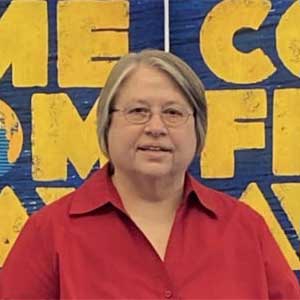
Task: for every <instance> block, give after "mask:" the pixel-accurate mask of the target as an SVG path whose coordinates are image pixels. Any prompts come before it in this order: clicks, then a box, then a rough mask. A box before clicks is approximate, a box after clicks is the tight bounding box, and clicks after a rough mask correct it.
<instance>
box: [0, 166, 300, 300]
mask: <svg viewBox="0 0 300 300" xmlns="http://www.w3.org/2000/svg"><path fill="white" fill-rule="evenodd" d="M1 277H2V297H3V298H5V299H7V298H8V299H20V298H27V299H28V298H30V299H50V298H51V299H53V298H60V299H125V298H130V299H150V298H151V299H159V298H160V299H162V298H176V299H178V298H179V299H187V298H189V299H191V298H193V299H300V291H299V285H298V283H297V280H296V277H295V275H294V274H293V272H292V271H291V270H290V269H289V267H288V265H287V263H286V261H285V260H284V258H283V256H282V254H281V252H280V250H279V248H278V247H277V245H276V243H275V242H274V240H273V238H272V236H271V234H270V232H269V230H268V228H267V227H266V225H265V223H264V221H263V219H262V218H261V217H260V216H259V215H258V214H257V213H255V212H254V211H253V210H251V209H250V208H249V207H247V206H246V205H244V204H242V203H240V202H239V201H236V200H235V199H232V198H231V197H229V196H227V195H225V194H223V193H220V192H217V191H214V190H212V189H209V188H207V187H204V186H203V185H201V184H200V183H199V182H198V181H196V180H195V179H193V178H192V177H191V176H187V177H186V183H185V197H184V201H183V203H182V205H181V206H180V207H179V208H178V211H177V214H176V218H175V221H174V224H173V227H172V231H171V235H170V238H169V241H168V246H167V251H166V255H165V260H164V261H162V260H161V259H160V257H159V256H158V255H157V253H156V252H155V250H154V248H153V247H152V246H151V244H150V243H149V241H148V240H147V238H146V237H145V236H144V235H143V233H142V232H141V231H140V230H139V228H138V227H137V226H136V225H135V224H134V222H133V221H132V220H131V219H130V217H129V216H128V215H127V213H126V212H125V210H124V207H123V205H122V201H121V199H120V197H119V195H118V193H117V191H116V189H115V188H114V186H113V184H112V181H111V179H110V177H109V175H108V168H107V167H104V168H103V169H102V170H99V171H96V173H95V174H94V175H93V176H91V178H90V179H88V180H87V181H86V182H85V183H84V184H83V185H82V186H81V187H80V188H79V189H77V190H76V191H75V192H73V193H71V194H69V195H67V196H65V197H64V198H62V199H60V200H58V201H57V202H55V203H53V204H51V205H49V206H47V207H45V208H43V209H42V210H40V211H39V212H38V213H36V214H34V215H33V216H32V217H31V218H30V219H29V221H28V222H27V224H26V225H25V227H24V229H23V231H22V233H21V234H20V236H19V238H18V240H17V242H16V244H15V246H14V248H13V250H12V251H11V253H10V255H9V256H8V259H7V260H6V263H5V265H4V268H3V270H2V274H1Z"/></svg>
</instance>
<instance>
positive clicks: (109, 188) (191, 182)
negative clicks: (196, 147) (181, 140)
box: [69, 163, 219, 216]
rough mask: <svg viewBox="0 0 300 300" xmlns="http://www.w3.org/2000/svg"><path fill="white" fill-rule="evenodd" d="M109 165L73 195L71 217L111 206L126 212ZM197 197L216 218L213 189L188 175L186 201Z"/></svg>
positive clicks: (185, 192)
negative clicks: (113, 181)
mask: <svg viewBox="0 0 300 300" xmlns="http://www.w3.org/2000/svg"><path fill="white" fill-rule="evenodd" d="M109 173H110V168H109V163H108V164H106V165H105V166H103V167H102V168H101V169H100V170H97V171H96V172H94V173H93V174H92V175H91V177H90V178H88V179H87V180H86V181H85V182H84V183H83V184H82V185H81V186H80V187H79V188H78V189H77V190H76V191H74V192H73V194H72V201H71V206H70V210H69V214H70V215H81V214H86V213H89V212H91V211H94V210H96V209H99V208H101V207H103V206H105V205H107V204H111V205H113V206H115V207H116V208H118V209H119V210H121V211H123V212H124V213H126V212H125V208H124V206H123V204H122V200H121V198H120V196H119V194H118V191H117V190H116V188H115V186H114V185H113V183H112V180H111V176H110V174H109ZM193 195H194V196H196V199H197V202H199V204H200V205H201V206H202V207H204V208H205V209H206V210H208V211H209V212H211V213H212V214H213V215H214V216H217V215H218V213H219V212H218V206H217V202H216V200H215V199H213V197H212V193H211V189H209V188H207V187H205V186H204V185H202V184H200V183H199V181H198V180H196V179H195V178H193V177H192V176H191V175H189V174H186V178H185V186H184V195H183V199H184V201H187V200H188V199H190V198H192V197H193Z"/></svg>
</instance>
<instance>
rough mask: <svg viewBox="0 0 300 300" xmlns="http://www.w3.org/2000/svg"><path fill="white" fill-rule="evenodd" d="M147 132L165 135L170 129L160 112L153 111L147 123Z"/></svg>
mask: <svg viewBox="0 0 300 300" xmlns="http://www.w3.org/2000/svg"><path fill="white" fill-rule="evenodd" d="M145 132H146V133H147V134H152V135H154V136H158V135H165V134H167V132H168V130H167V127H166V125H165V123H164V121H163V119H162V116H161V114H160V113H152V115H151V117H150V119H149V121H148V122H147V123H146V125H145Z"/></svg>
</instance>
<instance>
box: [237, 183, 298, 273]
mask: <svg viewBox="0 0 300 300" xmlns="http://www.w3.org/2000/svg"><path fill="white" fill-rule="evenodd" d="M241 198H242V201H243V202H245V203H247V204H248V205H250V206H251V207H252V208H253V209H255V210H256V211H257V212H258V213H259V214H260V215H261V216H262V217H263V218H264V219H265V221H266V223H267V224H268V226H269V228H270V230H271V232H272V234H273V236H274V238H275V239H276V242H277V244H278V246H279V247H280V248H281V251H282V253H283V254H284V256H285V258H286V260H287V261H288V263H289V265H290V267H291V268H292V269H293V270H299V269H300V262H299V259H298V257H297V254H296V251H295V250H294V249H293V247H292V245H291V243H290V242H289V240H288V239H287V236H286V235H285V233H284V231H283V230H282V228H281V226H280V224H279V223H278V221H277V219H276V218H275V216H274V214H273V212H272V210H271V208H270V206H269V204H268V202H267V200H266V199H265V197H264V195H263V194H262V192H261V191H260V189H259V187H258V186H257V184H256V183H254V182H252V183H250V184H249V185H248V186H247V189H246V190H245V191H244V193H243V195H242V196H241Z"/></svg>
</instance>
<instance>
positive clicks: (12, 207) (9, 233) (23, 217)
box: [0, 186, 28, 267]
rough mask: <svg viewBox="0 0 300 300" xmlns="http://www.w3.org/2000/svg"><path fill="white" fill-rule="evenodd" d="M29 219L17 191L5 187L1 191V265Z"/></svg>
mask: <svg viewBox="0 0 300 300" xmlns="http://www.w3.org/2000/svg"><path fill="white" fill-rule="evenodd" d="M27 219H28V215H27V213H26V211H25V209H24V208H23V206H22V204H21V202H20V200H19V199H18V197H17V196H16V194H15V192H14V191H13V190H12V189H11V188H10V187H9V186H6V187H4V188H3V189H2V191H1V193H0V267H1V266H2V265H3V263H4V261H5V259H6V257H7V255H8V252H9V251H10V249H11V248H12V246H13V244H14V243H15V240H16V238H17V236H18V235H19V232H20V231H21V229H22V227H23V225H24V224H25V222H26V221H27Z"/></svg>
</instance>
